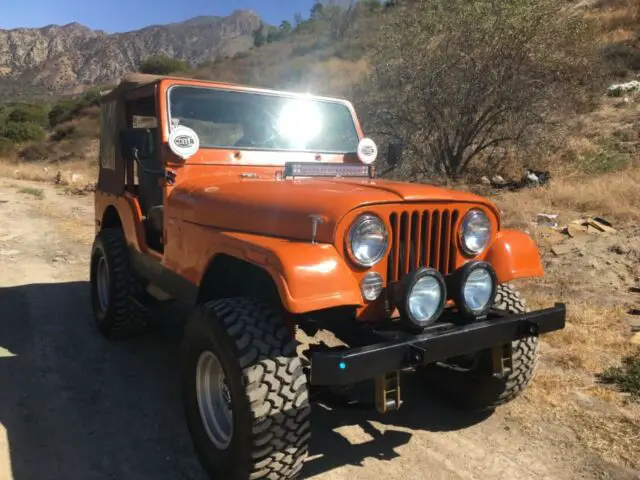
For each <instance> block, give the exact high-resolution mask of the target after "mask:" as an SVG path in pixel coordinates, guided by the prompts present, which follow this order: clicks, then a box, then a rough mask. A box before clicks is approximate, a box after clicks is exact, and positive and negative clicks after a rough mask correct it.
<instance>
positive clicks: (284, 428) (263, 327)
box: [182, 298, 310, 480]
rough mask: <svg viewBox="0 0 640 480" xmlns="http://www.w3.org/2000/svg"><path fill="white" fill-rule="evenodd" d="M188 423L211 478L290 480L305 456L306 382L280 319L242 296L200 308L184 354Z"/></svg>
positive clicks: (188, 330) (190, 325)
mask: <svg viewBox="0 0 640 480" xmlns="http://www.w3.org/2000/svg"><path fill="white" fill-rule="evenodd" d="M182 387H183V401H184V408H185V415H186V420H187V425H188V427H189V431H190V434H191V438H192V441H193V445H194V448H195V451H196V453H197V455H198V457H199V458H200V461H201V463H202V465H203V467H204V469H205V471H206V472H207V473H208V474H209V475H210V477H211V478H214V479H229V480H250V479H263V478H264V479H270V480H290V479H295V478H298V475H299V473H300V470H301V469H302V466H303V463H304V460H305V458H306V456H307V442H308V439H309V436H310V421H309V415H310V406H309V400H308V392H307V379H306V376H305V374H304V372H303V369H302V364H301V361H300V359H299V358H298V357H297V355H296V352H295V348H294V343H293V339H292V338H291V335H290V334H289V332H288V330H287V329H286V328H285V326H284V324H283V323H282V320H281V319H280V317H279V315H277V314H276V313H275V312H274V311H272V310H271V309H270V308H269V307H268V306H267V305H264V304H262V303H260V302H257V301H254V300H252V299H247V298H234V299H223V300H214V301H211V302H208V303H206V304H204V305H201V306H199V307H198V309H197V311H196V313H195V314H194V316H193V318H192V319H191V320H190V321H189V323H188V325H187V328H186V331H185V336H184V341H183V348H182Z"/></svg>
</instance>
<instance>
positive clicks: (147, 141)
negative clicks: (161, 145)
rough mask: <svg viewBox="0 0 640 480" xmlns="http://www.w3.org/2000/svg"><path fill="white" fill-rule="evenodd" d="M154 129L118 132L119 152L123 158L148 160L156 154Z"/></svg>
mask: <svg viewBox="0 0 640 480" xmlns="http://www.w3.org/2000/svg"><path fill="white" fill-rule="evenodd" d="M155 132H156V129H155V128H125V129H123V130H120V152H121V154H122V157H123V158H125V159H126V158H131V156H132V155H133V152H134V151H136V152H137V153H138V158H150V157H152V156H153V155H154V154H155V152H156V143H155Z"/></svg>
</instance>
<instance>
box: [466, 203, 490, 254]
mask: <svg viewBox="0 0 640 480" xmlns="http://www.w3.org/2000/svg"><path fill="white" fill-rule="evenodd" d="M490 240H491V222H490V221H489V217H487V215H486V214H485V213H484V212H483V211H482V210H470V211H469V212H468V213H467V214H466V215H465V217H464V219H463V220H462V226H461V228H460V243H461V245H462V249H463V250H464V252H465V253H466V254H468V255H478V254H479V253H480V252H482V251H483V250H484V249H485V248H487V246H488V245H489V241H490Z"/></svg>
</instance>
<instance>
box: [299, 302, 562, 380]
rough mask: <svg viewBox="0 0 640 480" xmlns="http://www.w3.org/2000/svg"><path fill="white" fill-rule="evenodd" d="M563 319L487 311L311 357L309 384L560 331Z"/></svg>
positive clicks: (555, 311)
mask: <svg viewBox="0 0 640 480" xmlns="http://www.w3.org/2000/svg"><path fill="white" fill-rule="evenodd" d="M565 317H566V308H565V305H564V304H556V306H554V307H552V308H547V309H543V310H538V311H535V312H529V313H525V314H521V315H508V314H504V313H498V312H491V314H490V315H489V316H488V317H487V319H486V320H483V321H479V322H475V323H471V324H468V325H453V324H437V325H435V326H433V327H431V328H430V329H429V330H427V331H425V332H424V333H421V334H419V335H409V334H406V335H404V336H402V337H397V338H394V339H393V340H388V339H387V340H382V341H380V342H379V343H372V344H369V345H365V346H360V347H356V348H350V349H347V350H340V351H327V352H318V353H314V354H313V355H312V356H311V383H312V384H313V385H324V386H329V385H347V384H350V383H355V382H359V381H362V380H366V379H369V378H373V377H376V376H377V375H383V374H386V373H389V372H393V371H395V370H402V369H405V368H411V367H416V366H420V365H426V364H428V363H432V362H436V361H441V360H445V359H447V358H451V357H455V356H458V355H464V354H468V353H472V352H476V351H478V350H482V349H485V348H489V347H493V346H497V345H503V344H507V343H509V342H512V341H514V340H518V339H521V338H524V337H528V336H537V335H540V334H543V333H548V332H552V331H554V330H560V329H563V328H564V325H565ZM380 338H381V339H383V338H384V337H380Z"/></svg>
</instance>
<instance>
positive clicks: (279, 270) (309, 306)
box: [165, 222, 362, 314]
mask: <svg viewBox="0 0 640 480" xmlns="http://www.w3.org/2000/svg"><path fill="white" fill-rule="evenodd" d="M179 233H180V235H179V238H178V239H177V240H176V241H175V242H173V243H172V244H170V245H171V246H170V247H169V248H168V249H167V250H166V255H165V258H166V262H165V266H167V267H168V268H170V269H171V270H173V271H175V272H177V273H178V274H180V275H182V276H183V277H185V278H187V279H188V280H190V281H191V282H192V283H194V284H196V285H199V284H200V282H201V279H202V277H203V275H204V273H205V270H206V268H207V267H208V265H209V264H210V262H211V260H212V259H213V258H215V256H216V255H220V254H224V255H229V256H232V257H235V258H238V259H240V260H244V261H246V262H248V263H252V264H254V265H256V266H258V267H261V268H263V269H265V270H266V271H267V272H268V273H269V275H270V276H271V278H272V279H273V280H274V282H275V284H276V286H277V288H278V291H279V293H280V298H281V300H282V303H283V306H284V307H285V308H286V309H287V311H289V312H291V313H295V314H297V313H304V312H309V311H314V310H320V309H324V308H331V307H338V306H344V305H353V306H356V305H362V295H361V294H360V289H359V288H358V285H357V283H356V279H355V278H354V276H353V275H351V274H350V271H349V269H348V268H347V267H346V265H345V262H344V259H342V258H341V257H340V255H339V253H338V252H337V251H336V249H335V248H334V247H333V246H332V245H328V244H312V243H309V242H295V241H291V240H285V239H279V238H273V237H266V236H262V235H252V234H246V233H234V232H223V231H220V230H215V229H212V228H210V227H205V226H201V225H194V224H191V223H187V222H184V223H182V224H181V225H180V227H179ZM193 239H197V242H193V241H192V240H193Z"/></svg>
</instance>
